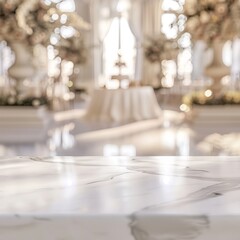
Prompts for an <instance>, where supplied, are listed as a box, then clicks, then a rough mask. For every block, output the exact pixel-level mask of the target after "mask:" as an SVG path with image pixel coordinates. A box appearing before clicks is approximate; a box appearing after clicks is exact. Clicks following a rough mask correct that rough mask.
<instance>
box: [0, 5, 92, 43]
mask: <svg viewBox="0 0 240 240" xmlns="http://www.w3.org/2000/svg"><path fill="white" fill-rule="evenodd" d="M60 1H61V0H59V1H57V2H56V1H54V2H51V1H44V0H0V40H6V41H7V42H8V43H10V42H13V41H27V42H28V44H29V45H30V46H34V45H36V44H42V45H48V44H49V42H50V37H51V35H52V33H53V32H54V30H55V29H56V28H59V27H61V26H62V25H63V22H64V24H65V25H70V26H72V27H73V28H74V29H77V30H79V29H84V28H87V27H88V24H87V23H85V22H84V21H83V19H82V18H81V17H79V16H78V15H77V14H75V13H65V12H62V11H61V10H60V9H59V8H58V3H59V2H60Z"/></svg>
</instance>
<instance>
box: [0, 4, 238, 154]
mask: <svg viewBox="0 0 240 240" xmlns="http://www.w3.org/2000/svg"><path fill="white" fill-rule="evenodd" d="M239 10H240V3H239V2H238V1H233V0H231V1H207V0H206V1H195V0H192V1H191V0H76V1H74V0H0V105H1V106H0V156H17V155H18V156H19V155H20V156H26V155H31V156H204V155H208V156H209V155H210V156H212V155H213V156H223V155H224V156H225V155H228V156H234V155H235V156H236V155H239V154H240V132H239V131H240V124H239V123H240V111H239V104H240V77H239V76H240V75H239V73H240V40H239V35H240V28H239V26H240V25H239V24H238V22H239V19H240V11H239Z"/></svg>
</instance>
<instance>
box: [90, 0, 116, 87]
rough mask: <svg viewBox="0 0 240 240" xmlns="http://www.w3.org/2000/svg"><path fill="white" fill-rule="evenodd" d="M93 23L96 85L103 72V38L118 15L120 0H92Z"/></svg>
mask: <svg viewBox="0 0 240 240" xmlns="http://www.w3.org/2000/svg"><path fill="white" fill-rule="evenodd" d="M90 2H91V24H92V32H93V46H94V79H95V86H96V87H97V86H98V84H99V78H101V76H102V74H103V40H104V38H105V37H106V35H107V33H108V31H109V29H110V26H111V23H112V20H113V18H114V17H115V16H116V7H117V3H118V0H91V1H90Z"/></svg>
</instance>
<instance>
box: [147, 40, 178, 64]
mask: <svg viewBox="0 0 240 240" xmlns="http://www.w3.org/2000/svg"><path fill="white" fill-rule="evenodd" d="M144 50H145V51H144V52H145V57H146V59H147V60H148V61H149V62H151V63H154V62H161V61H163V60H171V59H174V58H176V56H177V53H178V44H177V41H176V39H167V38H166V37H165V36H164V35H160V36H157V37H151V38H149V39H148V41H147V43H146V44H145V46H144Z"/></svg>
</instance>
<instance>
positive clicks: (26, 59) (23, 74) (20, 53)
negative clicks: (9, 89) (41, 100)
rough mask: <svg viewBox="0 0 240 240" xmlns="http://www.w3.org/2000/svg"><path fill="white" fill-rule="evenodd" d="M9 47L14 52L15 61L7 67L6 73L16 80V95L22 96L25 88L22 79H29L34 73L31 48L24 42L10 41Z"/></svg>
mask: <svg viewBox="0 0 240 240" xmlns="http://www.w3.org/2000/svg"><path fill="white" fill-rule="evenodd" d="M10 47H11V49H12V51H13V52H14V55H15V61H14V63H13V65H12V66H11V67H10V68H9V69H8V75H9V76H10V78H12V79H14V80H15V82H16V92H17V95H18V96H22V97H24V95H25V92H26V90H27V89H26V88H27V86H25V85H24V80H31V79H32V78H33V76H34V73H35V67H34V63H33V52H32V48H31V47H30V46H29V45H27V43H25V42H12V43H10Z"/></svg>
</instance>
